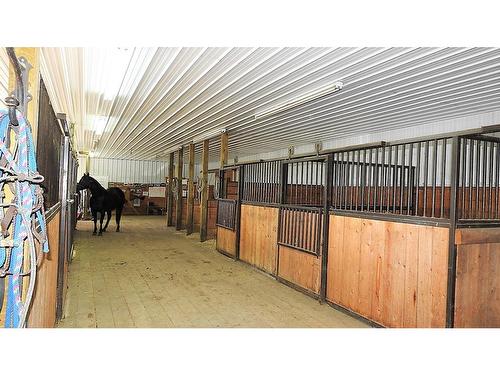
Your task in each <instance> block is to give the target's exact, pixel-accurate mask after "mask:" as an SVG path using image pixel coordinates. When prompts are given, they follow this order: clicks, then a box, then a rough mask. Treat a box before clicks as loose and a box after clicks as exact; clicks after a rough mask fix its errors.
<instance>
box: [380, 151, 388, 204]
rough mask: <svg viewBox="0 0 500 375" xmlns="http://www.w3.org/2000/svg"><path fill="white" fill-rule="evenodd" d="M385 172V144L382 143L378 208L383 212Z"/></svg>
mask: <svg viewBox="0 0 500 375" xmlns="http://www.w3.org/2000/svg"><path fill="white" fill-rule="evenodd" d="M386 174H387V170H386V168H385V145H384V146H383V147H382V166H381V170H380V208H379V212H383V210H384V197H385V188H386Z"/></svg>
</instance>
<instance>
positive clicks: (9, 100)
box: [5, 96, 19, 126]
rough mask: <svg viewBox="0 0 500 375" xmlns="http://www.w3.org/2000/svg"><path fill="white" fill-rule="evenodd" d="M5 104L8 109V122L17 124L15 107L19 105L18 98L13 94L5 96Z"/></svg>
mask: <svg viewBox="0 0 500 375" xmlns="http://www.w3.org/2000/svg"><path fill="white" fill-rule="evenodd" d="M5 104H6V105H7V108H8V111H9V120H10V123H11V124H12V125H14V126H18V125H19V122H18V121H17V113H16V109H17V106H18V105H19V100H17V99H16V98H14V97H13V96H8V97H6V98H5Z"/></svg>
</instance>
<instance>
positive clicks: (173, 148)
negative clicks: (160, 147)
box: [164, 145, 182, 155]
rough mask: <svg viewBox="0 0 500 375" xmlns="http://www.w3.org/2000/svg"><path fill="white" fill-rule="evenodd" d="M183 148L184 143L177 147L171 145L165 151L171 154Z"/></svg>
mask: <svg viewBox="0 0 500 375" xmlns="http://www.w3.org/2000/svg"><path fill="white" fill-rule="evenodd" d="M181 148H182V145H178V146H175V147H170V148H169V149H168V150H167V151H165V152H164V154H165V155H168V154H171V153H173V152H176V151H179V150H180V149H181Z"/></svg>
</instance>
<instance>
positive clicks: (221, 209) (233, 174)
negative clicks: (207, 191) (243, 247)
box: [216, 167, 241, 259]
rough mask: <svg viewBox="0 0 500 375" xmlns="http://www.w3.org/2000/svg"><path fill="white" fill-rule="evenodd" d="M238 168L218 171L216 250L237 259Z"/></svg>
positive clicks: (238, 218)
mask: <svg viewBox="0 0 500 375" xmlns="http://www.w3.org/2000/svg"><path fill="white" fill-rule="evenodd" d="M240 180H241V175H240V168H239V167H236V168H225V169H221V170H220V171H219V181H220V182H219V187H220V191H219V198H218V199H217V219H216V226H217V236H216V248H217V251H219V252H220V253H222V254H225V255H228V256H230V257H233V258H235V259H238V239H239V232H240V225H239V224H240V209H241V204H240V199H239V195H240V194H239V189H240Z"/></svg>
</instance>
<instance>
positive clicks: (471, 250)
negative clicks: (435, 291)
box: [454, 228, 500, 328]
mask: <svg viewBox="0 0 500 375" xmlns="http://www.w3.org/2000/svg"><path fill="white" fill-rule="evenodd" d="M455 237H456V238H455V243H456V245H457V276H456V289H455V296H456V297H455V298H456V299H455V321H454V323H455V324H454V326H455V327H461V328H465V327H467V328H500V272H499V271H500V229H499V228H468V229H458V230H457V232H456V236H455Z"/></svg>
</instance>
